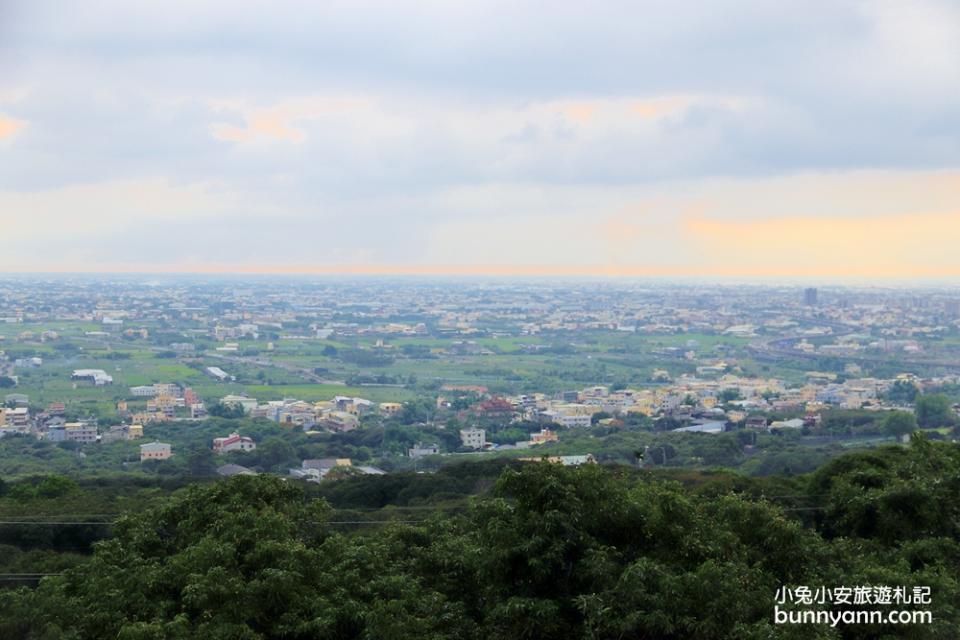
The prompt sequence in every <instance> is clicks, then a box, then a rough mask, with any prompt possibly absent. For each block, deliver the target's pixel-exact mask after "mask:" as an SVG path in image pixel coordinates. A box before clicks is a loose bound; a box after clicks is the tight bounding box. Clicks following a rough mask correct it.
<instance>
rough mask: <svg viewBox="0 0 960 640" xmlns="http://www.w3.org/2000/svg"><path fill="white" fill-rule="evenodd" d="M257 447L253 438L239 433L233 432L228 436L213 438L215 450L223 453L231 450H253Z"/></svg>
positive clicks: (220, 453)
mask: <svg viewBox="0 0 960 640" xmlns="http://www.w3.org/2000/svg"><path fill="white" fill-rule="evenodd" d="M256 448H257V445H256V443H255V442H254V441H253V439H252V438H248V437H247V436H241V435H240V434H239V433H231V434H230V435H229V436H227V437H226V438H214V439H213V452H214V453H216V454H218V455H222V454H224V453H230V452H231V451H253V450H254V449H256Z"/></svg>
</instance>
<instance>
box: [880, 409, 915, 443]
mask: <svg viewBox="0 0 960 640" xmlns="http://www.w3.org/2000/svg"><path fill="white" fill-rule="evenodd" d="M883 430H884V432H885V433H887V434H889V435H891V436H893V437H894V438H897V439H900V437H901V436H905V435H907V434H909V433H913V432H914V431H916V430H917V419H916V417H915V416H914V415H913V414H912V413H908V412H906V411H893V412H891V413H889V414H888V415H887V417H886V418H884V419H883Z"/></svg>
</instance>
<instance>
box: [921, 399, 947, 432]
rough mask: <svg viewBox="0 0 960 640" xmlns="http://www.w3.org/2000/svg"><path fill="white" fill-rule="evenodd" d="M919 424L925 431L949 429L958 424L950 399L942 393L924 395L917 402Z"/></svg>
mask: <svg viewBox="0 0 960 640" xmlns="http://www.w3.org/2000/svg"><path fill="white" fill-rule="evenodd" d="M916 414H917V423H918V424H919V425H920V426H921V427H924V428H925V429H928V428H934V427H949V426H952V425H953V424H954V423H956V416H955V415H954V413H953V409H952V407H951V406H950V398H948V397H947V396H945V395H943V394H942V393H934V394H928V395H922V396H920V397H918V398H917V401H916Z"/></svg>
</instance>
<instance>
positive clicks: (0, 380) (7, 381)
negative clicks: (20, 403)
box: [0, 376, 17, 389]
mask: <svg viewBox="0 0 960 640" xmlns="http://www.w3.org/2000/svg"><path fill="white" fill-rule="evenodd" d="M15 386H17V381H16V380H14V379H13V378H11V377H10V376H0V389H9V388H11V387H15Z"/></svg>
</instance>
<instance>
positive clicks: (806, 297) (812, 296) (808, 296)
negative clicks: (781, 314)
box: [803, 287, 817, 306]
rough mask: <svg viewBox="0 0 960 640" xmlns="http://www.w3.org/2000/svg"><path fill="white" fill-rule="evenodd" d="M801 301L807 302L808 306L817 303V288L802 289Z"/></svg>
mask: <svg viewBox="0 0 960 640" xmlns="http://www.w3.org/2000/svg"><path fill="white" fill-rule="evenodd" d="M803 302H804V304H808V305H810V306H813V305H815V304H817V290H816V288H814V287H810V288H808V289H804V291H803Z"/></svg>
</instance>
